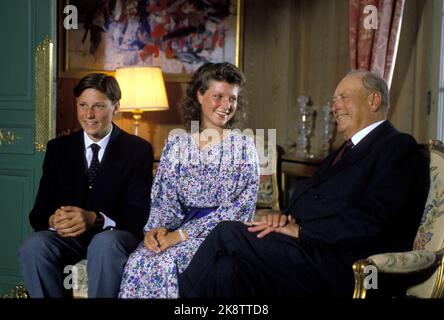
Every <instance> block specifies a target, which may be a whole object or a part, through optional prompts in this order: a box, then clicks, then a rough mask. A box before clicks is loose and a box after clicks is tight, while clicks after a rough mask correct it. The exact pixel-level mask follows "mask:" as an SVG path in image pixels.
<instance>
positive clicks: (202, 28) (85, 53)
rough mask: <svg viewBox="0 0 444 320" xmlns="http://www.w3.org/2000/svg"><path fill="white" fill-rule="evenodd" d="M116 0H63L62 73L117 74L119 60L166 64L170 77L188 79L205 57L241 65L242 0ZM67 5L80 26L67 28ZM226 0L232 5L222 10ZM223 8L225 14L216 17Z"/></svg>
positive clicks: (66, 75) (60, 27) (60, 19)
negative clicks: (205, 0)
mask: <svg viewBox="0 0 444 320" xmlns="http://www.w3.org/2000/svg"><path fill="white" fill-rule="evenodd" d="M117 3H122V2H119V1H111V0H108V1H88V0H63V1H60V2H59V7H58V8H57V10H58V43H59V46H58V47H59V49H58V58H59V72H58V76H59V77H62V78H81V77H83V76H85V75H86V74H88V73H91V72H98V71H100V72H105V73H108V74H114V70H115V69H116V68H117V67H120V66H128V65H148V66H150V65H152V66H160V67H161V68H162V69H163V70H164V75H165V80H166V81H171V82H188V81H189V79H190V77H191V74H192V72H193V71H194V70H195V69H196V68H197V67H198V66H199V65H201V64H202V63H203V62H205V60H206V61H211V62H222V61H228V62H231V63H233V64H235V65H237V66H238V67H240V68H242V54H243V52H242V51H243V50H242V36H243V13H244V10H243V8H244V3H243V0H220V1H218V2H217V4H218V6H216V5H215V4H214V3H215V2H213V6H214V8H212V7H205V8H197V7H196V6H195V5H194V3H195V2H194V1H192V0H178V1H169V2H168V1H166V2H165V1H158V3H157V6H156V5H153V4H152V3H153V2H152V1H148V0H125V1H124V2H123V3H124V8H116V4H117ZM165 3H166V4H167V7H162V6H161V4H165ZM68 5H71V6H74V7H75V8H76V9H77V17H78V28H77V29H67V28H65V24H64V23H65V19H68V18H71V17H68V16H69V14H70V13H72V11H66V13H65V12H64V9H65V8H66V6H68ZM111 5H114V7H112V8H111V9H112V12H111V11H110V7H109V6H111ZM227 5H228V6H229V11H226V10H225V11H223V8H224V6H227ZM141 8H142V9H143V8H145V10H142V9H141ZM221 8H222V9H221ZM225 9H227V8H226V7H225ZM193 10H194V11H193ZM218 10H219V11H218ZM105 12H106V13H105ZM116 12H118V14H116ZM221 12H222V13H221ZM224 12H225V14H226V15H225V18H224V19H222V18H218V17H221V16H223V13H224ZM111 13H112V14H111ZM181 19H182V20H181ZM218 19H219V20H218ZM69 21H70V22H72V20H69ZM162 21H163V22H162ZM156 22H157V23H158V24H157V25H156ZM216 22H219V24H218V23H216ZM159 25H161V26H160V27H159ZM180 26H182V27H181V28H179V27H180ZM128 30H131V32H132V33H131V32H130V31H128ZM193 30H194V31H193ZM148 31H149V32H148ZM128 34H130V35H131V36H128V37H127V35H128ZM193 41H194V42H193ZM120 44H122V45H121V46H120ZM213 48H215V49H214V50H213V51H211V49H213ZM125 50H126V51H125ZM156 50H157V51H156ZM193 50H194V51H193ZM156 54H157V56H156ZM159 57H160V58H159Z"/></svg>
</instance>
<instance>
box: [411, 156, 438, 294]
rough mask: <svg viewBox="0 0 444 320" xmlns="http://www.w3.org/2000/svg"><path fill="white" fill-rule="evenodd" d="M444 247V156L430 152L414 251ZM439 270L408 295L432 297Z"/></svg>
mask: <svg viewBox="0 0 444 320" xmlns="http://www.w3.org/2000/svg"><path fill="white" fill-rule="evenodd" d="M443 246H444V156H443V154H442V153H440V152H438V151H436V150H432V151H431V152H430V190H429V196H428V198H427V202H426V205H425V208H424V214H423V217H422V219H421V225H420V227H419V229H418V233H417V234H416V239H415V242H414V245H413V249H414V250H423V249H425V250H429V251H432V252H436V251H438V250H440V249H442V248H443ZM438 272H439V269H438V270H437V271H436V272H435V273H434V274H433V275H432V276H431V277H430V278H429V279H428V280H427V281H425V282H423V283H421V284H420V285H417V286H414V287H411V288H410V289H409V290H408V291H407V294H408V295H413V296H415V297H420V298H428V297H431V296H432V292H433V290H434V287H435V283H436V280H437V277H438Z"/></svg>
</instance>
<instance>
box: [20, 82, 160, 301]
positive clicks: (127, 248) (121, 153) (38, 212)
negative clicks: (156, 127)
mask: <svg viewBox="0 0 444 320" xmlns="http://www.w3.org/2000/svg"><path fill="white" fill-rule="evenodd" d="M74 94H75V96H76V97H77V117H78V121H79V123H80V125H81V127H82V129H83V130H80V131H77V132H75V133H73V134H70V135H68V136H64V137H59V138H56V139H53V140H51V141H49V143H48V146H47V152H46V155H45V160H44V163H43V175H42V178H41V180H40V187H39V191H38V194H37V198H36V200H35V205H34V208H33V209H32V211H31V213H30V221H31V225H32V227H33V228H34V230H35V231H36V232H35V233H34V234H32V235H31V236H30V237H29V238H28V239H27V240H26V241H25V242H24V243H23V245H22V246H21V248H20V250H19V260H20V264H21V269H22V274H23V277H24V280H25V284H26V287H27V289H28V290H29V293H30V296H31V297H63V296H65V295H66V294H67V290H66V289H69V288H66V287H65V286H66V283H68V284H69V281H64V276H65V277H66V276H67V275H68V274H64V270H65V272H66V269H65V267H66V266H69V265H73V264H75V263H76V262H78V261H79V260H81V259H83V258H85V257H87V259H88V265H87V273H88V282H89V283H88V296H89V297H117V293H118V291H119V286H120V281H121V276H122V274H123V267H124V265H125V263H126V260H127V257H128V255H129V254H130V253H131V252H132V251H133V250H134V249H135V248H136V246H137V243H138V242H139V241H140V240H141V239H142V238H143V230H142V229H143V226H144V224H145V222H146V220H147V218H148V213H149V205H150V189H151V183H152V167H153V151H152V148H151V145H150V144H149V143H148V142H147V141H145V140H143V139H141V138H139V137H136V136H133V135H130V134H128V133H126V132H124V131H122V130H121V129H119V128H118V127H117V126H116V125H115V124H113V123H112V119H113V115H114V114H115V113H116V112H117V110H118V108H119V100H120V97H121V92H120V88H119V85H118V83H117V81H116V80H115V79H114V78H113V77H111V76H108V75H105V74H99V73H97V74H90V75H88V76H86V77H84V78H83V79H81V80H80V82H79V83H78V84H77V86H76V87H75V88H74ZM68 270H69V269H68ZM64 283H65V286H64V285H63V284H64Z"/></svg>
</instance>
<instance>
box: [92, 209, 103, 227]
mask: <svg viewBox="0 0 444 320" xmlns="http://www.w3.org/2000/svg"><path fill="white" fill-rule="evenodd" d="M95 214H96V220H95V221H94V227H95V228H97V229H103V226H104V225H105V218H104V217H103V214H101V213H100V212H99V213H96V212H95Z"/></svg>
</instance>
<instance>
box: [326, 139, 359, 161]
mask: <svg viewBox="0 0 444 320" xmlns="http://www.w3.org/2000/svg"><path fill="white" fill-rule="evenodd" d="M353 146H354V144H353V142H352V141H351V140H347V141H346V142H345V143H344V145H343V146H342V148H341V150H339V152H338V154H337V155H336V158H335V160H333V163H332V164H331V166H332V167H333V166H334V165H335V164H336V163H337V162H338V161H339V160H341V159H342V158H343V157H344V156H345V154H346V153H347V152H348V151H349V150H350V149H351V148H352V147H353Z"/></svg>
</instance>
